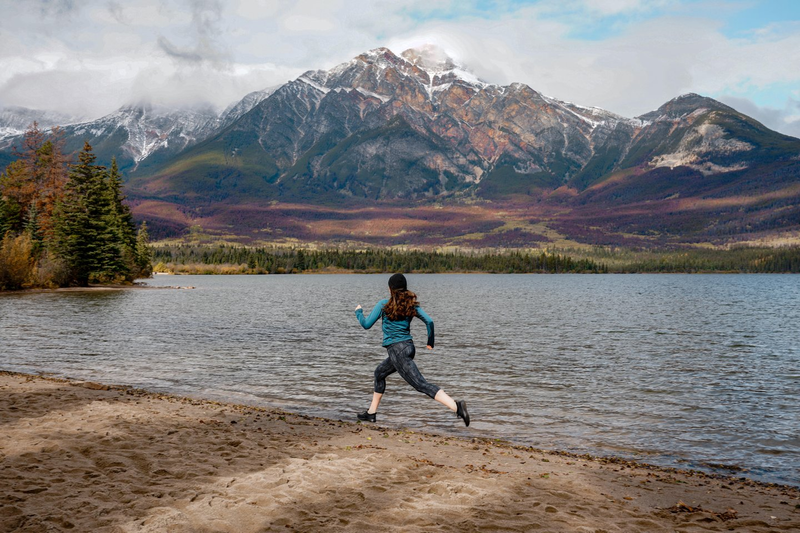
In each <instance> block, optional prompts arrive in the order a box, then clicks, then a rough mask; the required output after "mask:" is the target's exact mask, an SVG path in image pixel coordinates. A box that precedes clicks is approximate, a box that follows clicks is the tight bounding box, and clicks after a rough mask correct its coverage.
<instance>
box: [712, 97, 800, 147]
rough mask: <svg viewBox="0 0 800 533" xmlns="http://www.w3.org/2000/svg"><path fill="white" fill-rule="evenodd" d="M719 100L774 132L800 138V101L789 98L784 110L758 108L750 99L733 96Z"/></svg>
mask: <svg viewBox="0 0 800 533" xmlns="http://www.w3.org/2000/svg"><path fill="white" fill-rule="evenodd" d="M718 100H719V101H720V102H722V103H724V104H727V105H729V106H731V107H732V108H734V109H735V110H737V111H739V112H740V113H744V114H745V115H747V116H750V117H753V118H754V119H756V120H757V121H759V122H761V123H762V124H763V125H765V126H766V127H768V128H770V129H772V130H775V131H780V132H781V133H785V134H786V135H791V136H792V137H797V138H800V100H795V99H794V98H788V99H787V100H786V105H785V106H784V107H783V108H782V109H778V108H774V107H767V106H758V105H756V104H755V103H754V102H753V101H752V100H750V99H748V98H741V97H738V96H731V95H721V96H719V97H718Z"/></svg>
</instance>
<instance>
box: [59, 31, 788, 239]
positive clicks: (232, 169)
mask: <svg viewBox="0 0 800 533" xmlns="http://www.w3.org/2000/svg"><path fill="white" fill-rule="evenodd" d="M182 113H183V114H181V113H177V112H175V113H172V112H170V111H158V110H148V109H147V108H146V107H131V108H126V109H123V110H120V111H119V112H117V113H116V114H113V115H109V117H104V119H101V120H100V121H94V122H91V123H85V124H78V125H73V126H69V127H68V128H66V131H67V136H68V139H74V140H77V139H82V138H86V137H87V136H88V137H89V138H90V143H93V145H94V146H95V148H96V150H97V151H98V153H99V155H100V156H101V160H102V157H103V155H104V154H109V153H114V154H116V155H117V157H118V158H119V157H120V153H122V154H125V156H124V157H125V158H126V162H127V167H125V168H127V173H128V175H129V178H130V180H129V183H128V192H129V195H130V196H131V198H132V199H134V201H136V202H138V203H137V209H138V210H139V212H140V213H142V214H148V210H152V211H150V212H149V214H150V216H151V217H152V221H153V223H156V224H158V223H159V220H161V222H164V224H167V219H169V224H173V225H174V228H177V227H178V226H180V225H183V227H187V226H188V225H191V224H192V221H193V220H194V221H198V220H206V221H207V222H209V223H213V224H221V225H222V226H226V227H232V228H234V229H235V228H238V227H240V226H246V227H248V228H250V227H255V228H258V227H259V221H258V216H261V215H258V214H257V213H261V210H262V206H270V205H274V203H275V202H282V203H287V204H289V203H291V204H296V205H314V206H337V208H338V207H341V208H346V207H347V208H353V209H356V208H361V207H363V206H370V205H375V202H378V203H385V202H393V203H394V204H395V205H417V204H418V202H421V201H422V202H426V201H428V202H429V201H436V202H441V201H446V202H456V203H458V202H465V201H466V202H493V203H495V204H497V205H515V206H524V207H523V210H529V211H530V212H531V213H533V212H537V213H539V214H540V215H541V213H543V212H547V213H550V212H551V210H553V211H552V212H554V213H562V212H570V213H573V214H574V213H577V212H580V213H582V215H581V217H579V218H580V220H581V221H580V222H575V220H572V221H570V222H569V223H567V222H565V221H564V220H563V219H559V220H557V221H556V222H552V223H548V224H551V226H552V227H553V228H555V227H559V228H561V229H560V230H559V231H562V232H563V233H564V234H572V233H576V232H577V233H581V232H583V233H586V231H588V230H586V228H603V227H605V228H607V229H606V230H602V231H603V232H607V231H613V232H616V233H618V234H620V235H622V234H625V235H636V234H639V233H643V234H648V232H651V233H652V232H655V233H654V234H669V235H673V236H678V237H680V236H682V235H684V234H686V233H687V232H688V233H692V234H699V233H698V232H700V233H702V234H703V235H709V234H711V233H713V234H714V235H717V234H719V235H723V234H726V232H728V233H731V234H734V233H737V232H742V231H756V230H758V231H761V230H765V231H771V229H772V228H787V227H794V226H797V225H799V224H800V217H797V218H795V216H794V215H793V213H795V212H797V213H800V200H798V197H800V193H798V191H797V190H795V189H797V182H798V181H799V180H798V176H800V171H799V170H798V167H799V166H800V164H799V163H798V161H799V160H800V140H798V139H795V138H792V137H788V136H785V135H781V134H779V133H777V132H774V131H771V130H769V129H768V128H766V127H764V126H763V125H762V124H760V123H758V122H757V121H755V120H753V119H752V118H750V117H747V116H746V115H743V114H741V113H739V112H737V111H736V110H734V109H732V108H730V107H728V106H726V105H724V104H722V103H720V102H717V101H716V100H713V99H711V98H707V97H703V96H700V95H696V94H686V95H682V96H679V97H677V98H674V99H672V100H670V101H669V102H666V103H665V104H664V105H662V106H661V107H659V108H658V109H657V110H654V111H652V112H650V113H646V114H644V115H641V116H639V117H635V118H626V117H622V116H619V115H617V114H614V113H611V112H609V111H606V110H603V109H600V108H596V107H585V106H581V105H577V104H574V103H570V102H564V101H561V100H559V99H557V98H554V97H551V96H546V95H543V94H541V93H539V92H537V91H536V90H534V89H533V88H531V87H529V86H527V85H525V84H521V83H512V84H510V85H507V86H500V85H496V84H491V83H487V82H485V81H483V80H480V79H479V78H478V77H476V76H475V75H474V74H472V73H471V72H470V71H469V70H468V69H466V68H465V67H463V66H461V65H459V64H458V63H457V62H456V61H454V60H453V59H452V58H450V57H448V56H447V55H446V54H445V53H443V52H442V51H441V50H440V49H437V48H435V47H422V48H419V49H411V50H406V51H405V52H403V53H402V54H399V55H397V54H395V53H394V52H392V51H391V50H389V49H387V48H377V49H375V50H371V51H368V52H365V53H363V54H360V55H358V56H356V57H354V58H353V59H351V60H349V61H347V62H344V63H342V64H340V65H337V66H335V67H334V68H332V69H329V70H312V71H308V72H305V73H304V74H302V75H301V76H299V77H298V78H297V79H295V80H292V81H290V82H288V83H286V84H284V85H282V86H280V87H277V88H274V89H270V90H265V91H259V92H256V93H252V94H250V95H247V96H246V97H245V98H243V99H242V101H240V102H239V103H237V104H236V105H232V106H230V107H229V108H228V109H227V110H226V111H225V112H224V113H223V114H221V115H219V116H217V115H214V114H213V113H212V112H210V111H208V112H206V111H203V110H193V111H192V113H190V114H186V113H185V112H182ZM93 140H94V142H93ZM80 144H81V145H82V140H81V143H80ZM108 157H110V156H108ZM693 198H694V199H697V201H694V203H691V202H690V201H689V200H690V199H693ZM155 205H158V208H157V209H156V208H155V207H153V206H155ZM654 205H658V206H661V207H658V209H661V208H664V209H672V210H674V211H669V213H673V212H676V213H677V212H679V213H680V216H679V217H677V218H675V221H674V222H668V223H666V222H663V220H656V219H648V217H647V216H642V215H641V213H643V212H646V209H649V208H651V207H653V206H654ZM348 206H349V207H348ZM648 206H649V207H648ZM692 206H693V207H692ZM697 206H701V207H697ZM706 206H708V207H706ZM719 206H725V207H724V208H723V207H719ZM733 206H737V207H736V209H743V210H745V211H743V212H746V213H748V214H747V215H746V216H743V218H742V217H740V218H742V221H741V222H739V221H737V220H735V217H736V216H737V215H736V210H735V208H734V207H733ZM742 206H745V207H742ZM623 208H625V209H628V208H629V209H630V213H629V214H628V215H625V217H627V218H625V217H623V213H624V212H625V209H623ZM565 209H566V211H564V210H565ZM692 209H694V210H695V211H692ZM171 210H174V211H171ZM254 210H255V211H254ZM537 210H539V211H537ZM642 210H645V211H642ZM156 211H158V214H157V215H156ZM167 211H170V212H173V215H165V214H164V213H166V212H167ZM656 211H657V210H656ZM723 211H724V216H723V215H721V213H723ZM310 212H314V213H316V214H314V215H313V216H320V217H324V216H334V215H331V214H329V215H320V214H319V211H318V210H316V208H314V209H310ZM636 213H638V214H636ZM709 213H714V216H717V215H719V216H721V218H719V217H717V218H715V219H714V220H715V221H716V222H714V224H717V226H716V227H715V229H714V230H713V232H712V230H711V229H709V228H710V226H709V225H708V224H706V225H705V226H703V224H702V223H699V222H697V220H701V219H702V220H706V219H707V218H708V217H710V216H711V215H710V214H709ZM262 214H263V213H262ZM612 215H613V216H612ZM309 216H311V215H309ZM548 216H550V215H548ZM553 216H556V217H561V216H562V215H553ZM665 216H666V215H665ZM670 216H671V215H670ZM254 217H255V218H254ZM609 217H611V218H614V222H613V224H612V223H611V222H609V221H610V220H611V218H609ZM562 218H563V217H562ZM667 218H669V217H667ZM756 219H757V220H756ZM178 220H180V222H177V221H178ZM529 220H532V219H529ZM211 221H213V222H211ZM515 224H516V222H515ZM526 224H527V222H526ZM301 226H302V224H300V223H298V224H297V225H296V226H292V227H293V228H295V229H292V230H286V231H287V232H300V233H302V231H304V230H300V229H298V228H300V227H301ZM722 227H724V228H725V229H721V228H722ZM575 228H578V229H575ZM581 228H583V229H581ZM698 228H699V229H698ZM759 228H760V229H759ZM257 230H258V229H257ZM176 231H177V230H176ZM236 231H238V230H236ZM258 231H260V230H258ZM591 231H595V230H594V229H592V230H591ZM598 231H600V230H598ZM524 237H526V236H525V235H523V236H522V237H520V242H523V241H524ZM625 238H626V239H627V238H629V237H625ZM640 240H641V239H640Z"/></svg>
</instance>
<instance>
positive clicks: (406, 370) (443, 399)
mask: <svg viewBox="0 0 800 533" xmlns="http://www.w3.org/2000/svg"><path fill="white" fill-rule="evenodd" d="M416 352H417V350H416V348H415V347H414V345H413V344H412V343H408V344H406V345H405V346H402V347H400V349H399V350H392V349H391V348H390V349H389V358H390V359H391V360H392V363H394V367H395V368H396V369H397V372H398V373H399V374H400V375H401V376H402V377H403V379H404V380H406V381H407V382H408V384H409V385H411V386H412V387H414V388H415V389H417V390H418V391H419V392H421V393H423V394H427V395H428V396H430V397H431V398H433V399H434V400H436V401H437V402H439V403H440V404H442V405H444V406H446V407H447V408H449V409H450V410H451V411H456V410H457V409H458V406H457V405H456V402H454V401H453V399H452V398H451V397H450V396H448V395H447V393H446V392H444V391H443V390H442V389H440V388H439V387H437V386H436V385H433V384H431V383H428V381H427V380H426V379H425V377H424V376H423V375H422V373H421V372H420V371H419V368H417V364H416V363H415V362H414V355H415V354H416Z"/></svg>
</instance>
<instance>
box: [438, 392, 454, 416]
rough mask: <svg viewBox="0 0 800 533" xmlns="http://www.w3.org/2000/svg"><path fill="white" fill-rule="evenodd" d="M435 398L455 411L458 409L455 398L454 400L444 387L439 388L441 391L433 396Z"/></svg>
mask: <svg viewBox="0 0 800 533" xmlns="http://www.w3.org/2000/svg"><path fill="white" fill-rule="evenodd" d="M433 399H434V400H436V401H437V402H439V403H440V404H442V405H444V406H446V407H447V408H448V409H450V410H451V411H453V412H456V411H458V406H457V405H456V402H455V400H453V399H452V398H451V397H450V395H449V394H447V393H446V392H445V391H443V390H442V389H439V392H437V393H436V396H434V397H433Z"/></svg>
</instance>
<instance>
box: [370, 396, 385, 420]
mask: <svg viewBox="0 0 800 533" xmlns="http://www.w3.org/2000/svg"><path fill="white" fill-rule="evenodd" d="M381 398H383V394H381V393H380V392H373V393H372V403H371V404H369V409H367V412H368V413H369V414H371V415H374V414H375V413H377V412H378V406H379V405H380V404H381Z"/></svg>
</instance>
